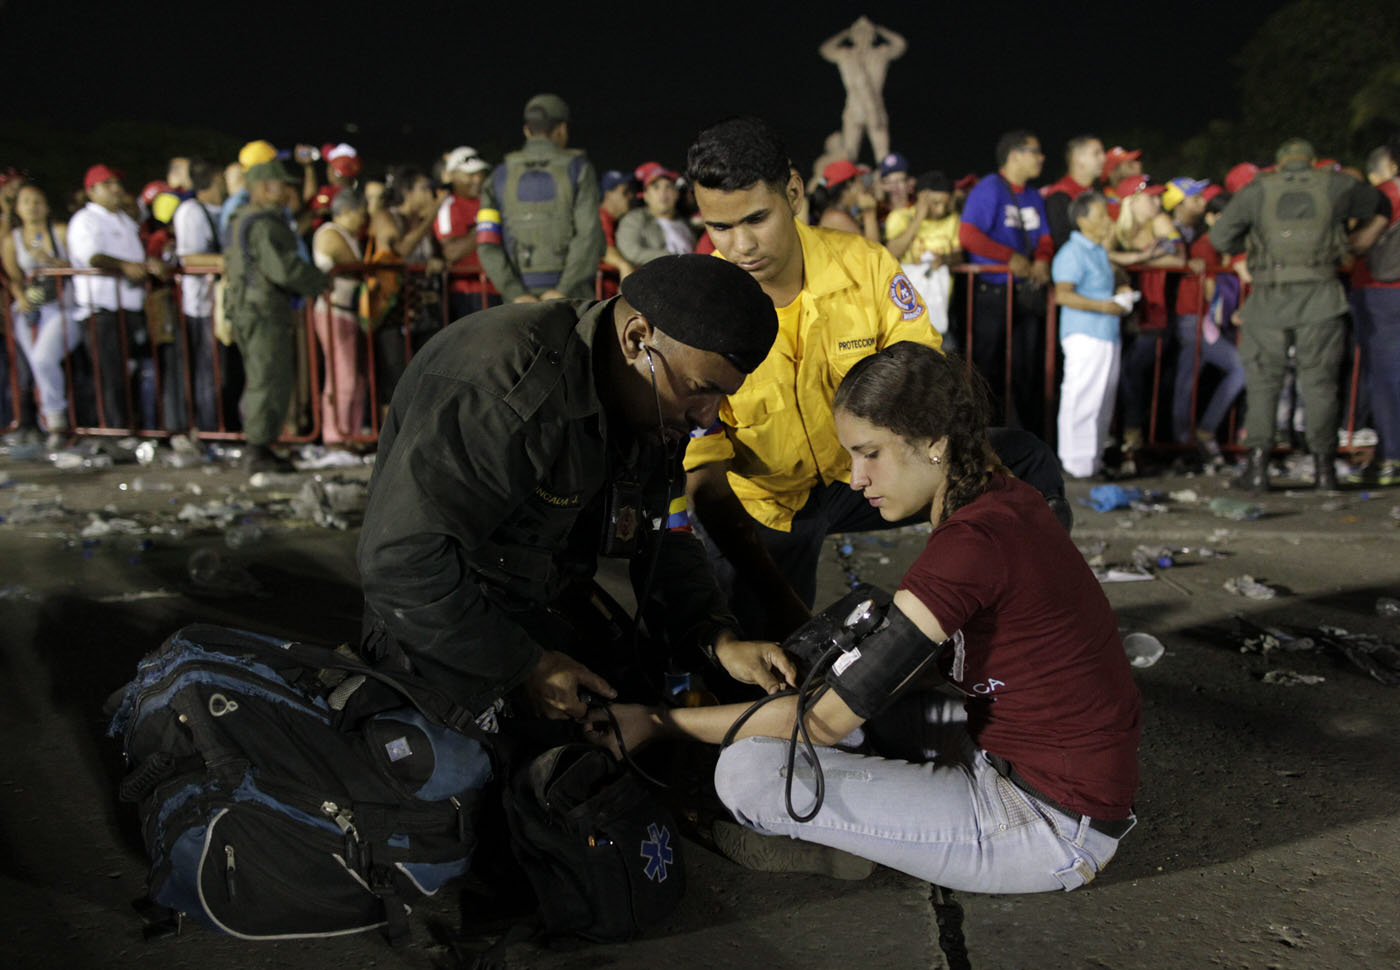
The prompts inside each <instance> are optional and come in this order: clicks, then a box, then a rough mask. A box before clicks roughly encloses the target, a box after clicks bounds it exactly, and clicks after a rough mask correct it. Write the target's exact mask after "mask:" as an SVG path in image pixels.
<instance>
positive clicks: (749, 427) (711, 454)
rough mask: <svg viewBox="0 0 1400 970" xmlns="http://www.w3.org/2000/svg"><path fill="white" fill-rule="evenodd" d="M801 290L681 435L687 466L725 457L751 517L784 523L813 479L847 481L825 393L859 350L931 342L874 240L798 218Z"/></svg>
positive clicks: (910, 292)
mask: <svg viewBox="0 0 1400 970" xmlns="http://www.w3.org/2000/svg"><path fill="white" fill-rule="evenodd" d="M797 232H798V237H799V238H800V239H801V241H802V261H803V271H804V280H803V286H802V292H801V293H800V294H799V295H798V297H797V299H796V300H794V301H793V304H792V305H791V306H789V307H783V308H781V309H780V310H779V311H778V336H777V338H776V339H775V340H774V341H773V349H772V350H771V351H769V353H768V356H767V358H765V359H764V361H763V363H762V364H760V365H759V367H758V369H757V370H755V371H754V372H753V373H752V374H750V375H749V376H748V378H747V379H746V380H745V381H744V385H743V387H741V388H740V389H739V391H738V393H737V394H733V395H731V396H729V397H727V398H726V399H725V400H724V402H723V403H722V404H721V405H720V409H719V423H718V424H717V425H716V426H715V427H714V428H711V429H710V432H709V433H706V434H703V435H701V436H698V437H694V438H692V439H691V440H690V443H689V445H688V446H687V448H686V453H685V467H686V470H687V471H690V470H693V469H696V468H699V467H700V466H701V465H708V464H711V463H713V462H720V461H729V462H730V463H731V464H730V467H729V483H730V485H731V486H732V487H733V489H734V494H735V495H737V496H738V498H739V501H741V502H742V503H743V505H744V508H745V509H747V510H748V512H749V514H750V515H752V516H753V517H754V519H756V520H757V521H759V522H761V523H763V524H764V525H766V526H768V527H769V528H772V529H778V530H780V531H783V532H787V531H790V530H791V528H792V517H793V515H794V514H795V513H796V512H797V511H798V510H799V509H801V508H802V506H803V505H805V504H806V503H807V495H808V493H809V492H810V491H811V490H812V489H813V488H814V487H815V486H816V485H818V484H823V483H830V482H836V481H841V482H849V481H850V480H851V462H850V458H849V456H847V454H846V452H845V450H844V449H843V448H842V447H841V443H840V442H839V441H838V440H837V438H836V425H835V422H834V420H833V418H832V414H831V402H832V400H833V398H835V396H836V388H837V387H839V386H840V384H841V379H842V378H843V377H845V376H846V373H847V372H848V371H849V370H850V369H851V367H852V366H853V365H854V364H855V363H856V361H858V360H860V359H861V358H863V357H866V356H868V355H870V354H873V353H875V352H876V351H879V350H883V349H884V348H885V347H887V346H889V345H890V344H893V343H898V342H899V341H901V340H914V341H917V342H919V343H922V344H927V345H928V346H930V347H934V348H937V347H938V346H939V344H940V339H939V336H938V331H937V330H935V329H934V328H933V327H932V326H931V325H930V323H929V319H928V313H927V312H926V311H925V309H924V306H923V302H922V301H921V300H920V299H919V296H918V293H916V292H915V290H914V287H913V286H912V285H911V284H910V283H909V280H908V279H907V278H906V277H905V276H904V274H903V273H902V272H901V271H900V268H899V264H898V263H896V262H895V261H894V257H893V256H891V255H890V253H889V251H888V250H887V249H885V248H884V247H883V246H879V245H876V244H875V243H872V242H869V241H867V240H866V239H863V238H862V237H860V236H858V235H856V234H855V233H850V232H841V231H839V230H835V229H816V228H812V227H810V226H805V225H803V224H802V223H800V222H799V223H797Z"/></svg>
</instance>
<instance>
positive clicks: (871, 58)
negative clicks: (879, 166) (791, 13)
mask: <svg viewBox="0 0 1400 970" xmlns="http://www.w3.org/2000/svg"><path fill="white" fill-rule="evenodd" d="M907 47H908V44H906V43H905V40H904V38H903V37H901V36H900V35H899V34H897V33H895V32H894V31H893V30H890V29H889V28H888V27H880V26H877V25H876V24H873V23H871V22H870V18H868V17H861V18H860V19H858V20H857V21H856V22H855V23H853V24H851V26H850V27H848V28H846V29H845V30H843V31H841V33H839V34H837V35H836V36H835V37H832V38H831V39H829V40H828V41H826V43H824V44H822V46H821V55H822V57H824V58H825V59H826V60H828V61H830V62H831V63H833V64H835V65H836V68H837V70H839V71H840V72H841V83H842V84H844V85H845V86H846V107H845V108H844V109H843V110H842V112H841V138H842V142H843V150H844V151H845V157H846V158H848V159H850V160H852V161H854V160H855V158H856V156H857V155H858V154H859V152H860V139H861V135H862V134H864V135H865V136H866V137H867V138H869V139H870V147H871V148H872V149H874V151H875V160H876V161H877V162H878V161H879V160H880V159H882V158H884V157H885V156H886V155H887V154H889V150H890V118H889V115H888V114H887V113H886V112H885V99H884V95H883V94H882V91H883V89H884V87H885V74H886V72H887V71H888V70H889V66H890V61H892V60H894V59H896V58H897V57H900V56H901V55H903V53H904V51H905V49H906V48H907Z"/></svg>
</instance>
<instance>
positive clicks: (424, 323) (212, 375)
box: [0, 262, 1361, 450]
mask: <svg viewBox="0 0 1400 970" xmlns="http://www.w3.org/2000/svg"><path fill="white" fill-rule="evenodd" d="M951 269H952V271H953V272H954V273H955V274H958V275H960V276H963V277H964V278H965V280H966V284H967V285H966V293H965V299H964V301H963V310H964V313H965V316H964V319H963V321H962V322H961V325H960V326H959V325H958V323H957V322H955V321H953V320H950V321H949V327H950V329H953V328H954V327H956V328H957V329H958V330H960V331H961V332H962V334H963V336H964V341H963V345H962V347H961V348H959V349H960V350H961V352H962V354H963V356H964V358H965V359H966V361H967V366H968V367H969V368H971V367H972V366H973V364H972V360H973V350H974V339H975V333H974V326H973V317H974V298H975V297H974V287H975V283H976V280H977V278H978V277H979V276H980V275H983V274H987V273H997V274H1004V273H1006V272H1007V267H1005V266H1001V265H962V266H956V267H951ZM385 272H391V273H395V274H398V277H399V279H400V282H401V285H402V284H404V283H408V284H409V285H408V286H407V287H405V289H407V290H411V289H413V288H414V285H417V286H418V287H419V288H426V287H429V286H432V287H435V288H436V290H437V293H438V298H439V312H438V313H437V314H436V316H435V318H433V320H432V322H431V325H429V317H428V315H427V314H425V313H424V312H422V304H421V303H419V304H415V303H414V302H413V301H412V300H409V299H403V300H400V301H399V305H398V306H397V307H395V309H394V310H393V311H391V313H390V315H389V318H388V319H386V320H385V321H384V322H383V323H381V324H380V326H379V328H378V329H377V330H368V329H366V328H364V327H361V328H360V330H359V332H358V333H357V334H356V336H355V337H354V339H355V340H356V341H357V342H359V343H361V346H362V349H363V357H362V358H361V354H360V350H361V347H357V348H356V351H355V354H354V356H355V359H356V361H359V360H360V359H363V360H364V367H363V368H361V367H358V365H357V367H356V369H355V372H354V373H355V379H357V380H363V381H364V382H365V387H364V391H365V395H366V401H367V407H366V409H365V410H366V411H367V414H366V415H365V418H364V419H363V420H362V423H361V425H360V426H359V427H353V428H340V427H337V429H336V431H337V435H336V437H338V438H339V440H340V441H343V442H347V443H372V442H374V441H376V440H377V439H378V435H379V430H380V423H381V415H382V413H383V410H384V409H383V407H382V406H381V404H387V401H386V400H384V399H385V398H386V397H387V395H386V394H385V393H384V392H385V390H386V387H385V386H384V385H385V384H386V381H384V380H381V374H380V373H379V370H380V368H379V363H380V357H381V356H382V355H383V353H385V352H386V351H387V350H388V348H389V347H390V346H391V344H398V345H401V348H402V361H403V365H405V366H406V364H407V362H408V361H409V360H411V359H412V357H413V354H414V352H415V351H416V349H417V345H419V344H421V342H422V340H424V339H426V337H427V336H428V335H430V333H431V332H432V331H435V330H436V329H439V328H440V327H442V326H446V325H447V324H448V323H450V322H451V319H452V313H451V307H450V299H451V293H452V285H451V284H452V283H453V282H462V281H464V282H466V283H467V284H468V286H467V290H468V292H469V293H470V294H471V295H473V296H475V297H477V298H478V300H479V301H480V302H481V303H482V304H484V303H485V302H486V300H487V299H488V298H489V297H490V295H492V294H494V293H495V290H494V288H493V287H492V286H491V284H490V282H489V280H487V278H486V277H485V274H484V273H481V272H480V271H473V272H464V271H458V270H447V271H444V272H441V273H432V274H430V273H428V272H427V267H426V266H423V265H410V264H402V263H393V262H382V263H378V262H377V263H368V264H366V263H356V264H345V265H342V266H339V267H337V269H336V271H335V274H334V275H338V276H343V275H347V274H348V275H352V276H355V277H357V278H359V279H361V280H363V279H364V278H365V277H366V276H367V275H368V274H371V273H376V274H382V273H385ZM1151 272H1159V273H1168V274H1175V275H1179V276H1183V277H1184V276H1194V277H1195V278H1196V279H1198V280H1200V281H1202V282H1204V280H1205V279H1207V278H1208V277H1210V276H1212V275H1214V273H1213V272H1194V271H1192V270H1190V269H1186V268H1162V269H1153V270H1151ZM35 275H36V276H39V275H44V276H55V277H60V278H71V277H74V276H78V275H89V276H93V275H108V276H110V275H113V274H109V273H104V272H102V271H99V270H75V269H51V270H39V271H37V272H36V274H35ZM218 275H219V274H218V271H217V270H215V269H213V268H196V267H189V268H186V269H184V270H181V271H177V272H175V273H174V274H173V288H172V289H171V290H169V297H170V299H172V300H173V301H174V304H175V307H174V310H175V312H174V320H175V327H174V332H173V334H171V335H170V337H171V342H172V343H173V344H174V345H175V347H176V350H175V352H173V353H172V354H170V357H172V358H173V360H172V361H171V363H172V364H173V365H174V366H176V367H177V368H178V372H177V373H176V374H175V375H173V379H175V380H178V382H179V385H180V392H181V393H179V394H177V395H174V397H173V400H174V401H175V402H176V403H177V404H178V407H179V408H180V411H181V413H180V414H179V415H178V417H176V418H174V419H173V420H167V419H168V418H170V417H171V416H170V415H167V413H166V410H167V395H166V393H165V392H166V385H167V382H168V381H169V380H170V379H172V375H170V374H167V373H164V370H165V367H164V365H163V364H162V361H161V353H160V348H161V347H162V346H167V345H168V344H166V343H164V342H158V341H157V340H156V339H154V337H152V339H148V340H147V341H146V343H145V346H144V348H139V349H138V353H137V354H136V355H133V353H132V351H133V348H132V341H131V339H130V338H131V335H130V334H129V333H127V324H128V321H127V318H126V311H124V310H119V311H117V312H116V314H115V325H116V327H117V331H118V334H117V338H118V344H119V347H120V352H121V359H123V360H125V361H128V364H127V367H128V369H129V368H130V362H131V361H133V360H135V361H136V363H137V371H136V381H137V384H136V387H133V384H132V381H131V380H127V381H126V382H125V384H124V386H123V388H122V392H121V399H122V403H124V405H125V408H126V413H127V415H128V416H129V418H128V421H127V423H125V424H115V423H114V422H113V421H112V420H111V419H112V418H114V417H116V416H115V415H108V414H107V413H106V411H107V395H105V394H104V393H103V390H104V382H105V381H106V380H109V379H111V375H104V374H102V362H101V359H100V358H101V355H100V354H99V353H96V352H95V351H96V347H97V336H98V335H97V333H96V323H95V321H93V320H91V319H89V322H88V328H87V331H88V332H87V335H86V337H87V342H88V350H89V357H90V359H91V360H92V363H93V368H92V369H93V383H94V387H93V393H92V395H91V397H92V399H93V401H92V405H93V409H94V410H95V411H96V414H97V418H98V420H97V422H96V423H95V424H86V425H84V424H80V423H79V417H80V415H81V413H82V412H83V410H84V409H83V408H80V407H79V402H78V400H77V398H76V390H75V385H74V373H73V355H72V354H71V351H72V350H74V349H76V348H75V347H72V346H69V345H68V341H67V339H66V335H67V324H68V321H67V313H68V310H67V308H66V307H64V308H63V310H62V320H63V326H64V327H65V340H64V348H63V349H64V361H63V363H64V375H65V394H66V398H67V404H68V415H69V430H71V431H72V432H73V433H76V434H88V435H139V436H142V437H163V436H167V435H170V434H174V433H189V434H191V435H193V436H197V437H199V438H202V439H206V440H231V441H236V440H242V439H243V434H242V432H241V431H239V430H237V428H236V427H234V423H233V421H232V420H231V417H232V416H231V415H230V414H229V413H228V411H227V408H226V399H227V398H228V397H229V395H227V394H226V393H225V391H226V386H227V382H228V380H229V375H228V374H226V373H225V372H224V363H223V360H222V359H221V354H220V352H219V351H218V346H217V344H216V342H215V341H216V339H217V335H216V333H215V330H214V322H213V319H212V317H211V319H210V320H209V321H207V322H202V323H201V325H202V326H206V327H208V328H209V332H208V333H207V334H203V335H201V343H202V344H205V345H207V346H208V347H209V348H211V352H210V353H209V355H208V357H209V360H208V367H207V370H206V371H201V370H200V368H199V367H197V362H196V361H195V360H194V359H193V355H192V350H191V339H190V328H191V326H192V325H193V324H192V323H191V320H190V318H189V317H187V315H186V313H185V307H184V300H183V293H182V286H183V283H184V281H185V280H186V279H189V278H195V277H208V276H215V277H217V276H218ZM415 280H417V281H418V282H417V284H414V283H413V281H415ZM616 282H617V273H616V271H615V270H613V269H612V268H610V267H605V266H600V267H599V269H598V271H597V273H596V274H595V280H594V289H595V293H596V294H599V295H601V294H602V293H603V292H604V291H605V286H606V285H607V284H609V283H611V284H614V285H615V284H616ZM152 289H153V287H152V283H151V282H150V281H149V280H148V282H147V291H148V293H149V292H151V291H152ZM1005 290H1006V293H1005V304H1004V305H1005V311H1006V314H1005V333H1004V342H1005V349H1004V353H1003V355H1002V360H1001V364H1002V370H1003V378H1002V381H1001V385H1002V386H1001V388H1000V391H1001V394H1002V400H1003V401H1010V400H1012V397H1013V394H1014V391H1015V386H1014V381H1015V375H1016V373H1017V368H1016V360H1015V357H1014V354H1015V350H1016V340H1015V334H1014V322H1015V316H1016V314H1015V303H1014V300H1015V293H1014V290H1013V288H1012V287H1011V286H1007V287H1006V288H1005ZM216 293H217V291H216ZM323 301H324V304H325V305H326V306H327V307H329V306H330V300H329V294H327V295H325V296H323ZM10 302H11V301H10V293H9V287H8V281H7V280H5V279H4V274H2V273H0V304H2V307H0V313H3V317H4V321H5V324H6V326H5V332H4V347H5V350H6V352H7V353H8V354H9V358H10V360H11V361H15V360H16V359H17V356H18V354H19V352H20V350H21V348H20V347H19V345H18V341H16V340H15V339H14V333H15V327H16V326H17V325H20V324H19V322H18V321H16V320H15V319H14V317H13V314H12V313H11V307H10ZM949 309H950V311H952V310H953V307H952V306H951V300H950V307H949ZM1196 310H1197V313H1196V342H1195V347H1194V348H1193V352H1192V360H1191V365H1192V375H1193V376H1192V385H1191V393H1190V410H1189V418H1188V419H1189V432H1190V433H1191V435H1194V432H1195V430H1196V425H1197V421H1198V416H1197V409H1198V405H1199V396H1200V377H1201V361H1202V347H1203V335H1202V330H1203V327H1204V325H1205V315H1206V310H1207V301H1206V298H1205V287H1204V286H1201V287H1199V288H1198V293H1197V298H1196ZM318 312H319V311H318V310H317V302H316V301H308V304H307V306H306V308H305V309H304V310H303V311H302V312H301V313H300V314H299V315H298V320H297V323H298V333H297V335H296V351H297V353H298V360H299V370H300V369H303V368H304V371H305V379H304V381H302V382H301V383H302V384H303V385H304V386H303V387H302V389H301V393H302V394H303V395H304V411H303V413H302V414H301V415H300V417H301V421H300V428H299V430H297V431H296V432H294V433H286V434H284V435H283V437H282V438H281V439H280V440H281V441H282V442H284V443H300V442H308V441H312V440H315V439H316V438H317V437H318V436H321V435H322V432H323V429H325V427H326V422H327V417H328V416H327V415H326V414H325V413H324V412H325V407H324V406H325V403H326V402H327V401H330V402H339V401H340V400H341V398H342V395H343V394H345V393H350V394H355V393H357V389H356V388H354V387H353V386H352V387H351V388H345V387H342V386H340V385H341V383H342V382H343V379H344V373H343V369H342V368H338V367H336V366H334V362H335V361H336V360H337V359H339V354H340V353H341V352H342V350H343V348H342V347H341V346H340V342H341V341H343V340H344V339H346V336H345V334H343V333H341V332H339V331H338V330H337V329H336V328H335V327H326V328H324V329H325V332H326V334H327V339H326V340H325V341H324V342H323V341H321V340H318V337H317V327H316V319H315V315H316V314H317V313H318ZM955 315H956V314H953V313H951V312H950V316H955ZM386 327H389V328H392V329H389V330H385V329H384V328H386ZM1058 331H1059V325H1058V306H1057V304H1056V301H1055V296H1054V287H1053V285H1051V286H1047V287H1046V304H1045V334H1044V337H1045V342H1044V357H1043V379H1044V382H1045V387H1044V416H1043V423H1042V428H1041V431H1042V433H1043V435H1044V437H1045V440H1047V441H1053V440H1054V437H1055V420H1056V412H1057V409H1058V401H1059V383H1060V376H1061V375H1060V369H1059V365H1058V355H1057V350H1058V346H1059V333H1058ZM384 333H388V334H396V336H393V337H392V338H390V339H389V340H385V339H384V338H383V337H382V336H381V334H384ZM1159 333H1160V335H1161V337H1162V338H1163V339H1158V340H1157V344H1156V347H1155V348H1154V352H1153V353H1154V358H1153V366H1152V386H1151V394H1150V398H1149V414H1148V420H1147V422H1146V426H1145V427H1144V429H1143V430H1144V435H1145V440H1144V444H1145V445H1147V446H1149V447H1153V448H1159V449H1163V450H1169V449H1177V448H1183V447H1192V446H1193V445H1194V443H1193V442H1192V441H1189V440H1188V441H1187V442H1186V443H1184V444H1183V443H1182V442H1179V441H1177V440H1172V441H1160V440H1158V435H1157V433H1156V431H1157V426H1158V423H1159V416H1160V406H1161V398H1162V391H1163V388H1162V376H1163V373H1164V371H1165V365H1164V361H1163V353H1164V348H1165V346H1166V343H1167V340H1166V338H1167V337H1168V336H1169V335H1170V330H1163V331H1160V332H1159ZM231 356H232V355H230V358H231ZM1353 363H1354V366H1353V372H1352V378H1351V383H1350V386H1349V388H1348V392H1347V415H1346V430H1347V432H1348V435H1347V441H1350V440H1351V439H1352V437H1353V435H1352V432H1354V431H1355V429H1356V416H1357V408H1358V403H1359V402H1358V379H1359V373H1360V363H1361V351H1360V349H1359V348H1358V349H1357V350H1356V352H1355V354H1354V355H1353ZM143 366H146V367H149V373H150V375H151V376H150V381H149V383H148V385H147V386H146V387H144V388H143V390H145V392H146V393H145V394H144V395H143V397H145V398H146V399H148V400H149V399H150V398H154V400H153V402H152V403H153V408H152V410H153V411H154V421H152V422H142V421H141V420H140V414H139V412H140V411H141V410H142V409H139V408H137V406H136V405H137V400H136V391H137V389H138V388H142V382H143V376H142V367H143ZM1023 370H1024V368H1023ZM206 382H212V384H213V400H214V402H215V404H214V411H215V420H214V421H213V422H208V421H205V422H204V423H205V424H209V423H212V424H214V425H215V426H214V427H200V423H201V422H200V421H199V420H198V415H197V411H198V410H199V406H198V401H199V393H200V390H201V386H202V385H203V384H205V383H206ZM7 385H8V386H7V387H6V388H5V389H4V390H5V391H7V392H8V394H9V397H10V400H11V403H12V404H13V405H14V408H13V411H14V415H15V416H14V418H13V419H12V420H11V421H10V422H9V425H8V427H6V428H5V429H4V430H6V431H8V430H13V429H14V428H15V427H17V426H18V422H19V411H20V408H19V403H20V399H21V388H20V381H19V375H18V368H17V367H15V366H11V368H10V373H9V379H8V381H7ZM1237 412H1238V404H1237V403H1236V404H1235V405H1234V406H1232V407H1231V408H1230V409H1229V412H1228V424H1227V429H1228V435H1227V440H1226V442H1225V443H1224V445H1223V446H1224V447H1226V448H1230V447H1232V446H1233V443H1234V441H1235V434H1234V431H1235V426H1236V422H1237ZM205 417H207V415H205ZM332 420H334V418H333V417H332ZM145 423H150V424H153V425H154V427H143V426H142V425H143V424H145ZM1342 450H1356V449H1349V448H1346V447H1343V449H1342Z"/></svg>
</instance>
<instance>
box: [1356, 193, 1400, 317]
mask: <svg viewBox="0 0 1400 970" xmlns="http://www.w3.org/2000/svg"><path fill="white" fill-rule="evenodd" d="M1376 188H1378V189H1380V190H1381V191H1382V192H1384V193H1385V197H1386V198H1387V199H1389V200H1390V225H1392V226H1393V225H1395V223H1396V222H1397V221H1400V184H1397V182H1396V181H1395V179H1387V180H1386V181H1384V182H1382V183H1381V184H1380V185H1378V186H1376ZM1351 285H1352V286H1353V287H1358V286H1369V287H1373V288H1375V289H1385V290H1394V289H1400V280H1396V281H1395V282H1393V283H1381V282H1379V281H1378V280H1377V279H1376V278H1375V277H1374V276H1372V275H1371V264H1370V263H1368V262H1367V261H1366V257H1365V256H1362V257H1361V258H1360V259H1358V260H1357V261H1356V268H1355V269H1353V270H1352V273H1351Z"/></svg>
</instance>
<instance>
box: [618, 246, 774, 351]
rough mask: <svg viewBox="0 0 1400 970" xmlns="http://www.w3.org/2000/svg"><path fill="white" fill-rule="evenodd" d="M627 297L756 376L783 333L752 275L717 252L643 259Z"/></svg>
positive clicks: (653, 318)
mask: <svg viewBox="0 0 1400 970" xmlns="http://www.w3.org/2000/svg"><path fill="white" fill-rule="evenodd" d="M622 295H623V297H624V298H625V299H626V300H627V302H628V303H630V304H632V306H634V307H635V308H636V309H637V310H638V311H639V312H640V313H641V314H642V316H644V317H646V318H647V322H649V323H650V324H651V325H652V326H653V327H655V328H656V329H658V330H660V331H661V332H662V333H664V334H666V335H667V336H669V337H672V338H674V339H676V340H679V341H680V342H681V343H683V344H686V345H687V346H690V347H694V348H695V349H696V350H707V351H710V352H711V353H716V354H719V355H720V356H721V357H723V358H724V359H725V360H727V361H729V362H730V363H731V364H733V365H734V366H735V367H737V368H739V370H741V371H743V372H744V373H745V374H751V373H753V371H754V370H755V369H757V367H758V365H759V364H761V363H763V359H764V358H765V357H767V356H768V350H769V348H771V347H772V346H773V338H774V337H776V336H777V335H778V314H777V311H775V310H774V309H773V301H772V300H770V299H769V298H768V294H767V293H764V292H763V287H761V286H759V285H758V282H757V281H756V280H754V278H753V277H752V276H750V275H749V274H748V273H745V272H744V271H743V270H741V269H740V268H739V267H737V266H735V265H733V264H732V263H728V262H725V261H724V260H722V259H720V258H719V257H717V256H705V255H700V254H698V253H687V254H686V255H684V256H661V257H658V258H657V259H653V260H651V261H650V262H648V263H644V264H643V265H642V266H641V267H639V268H638V269H637V270H636V271H635V272H633V273H632V274H630V275H629V276H627V278H625V279H624V280H623V281H622Z"/></svg>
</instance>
